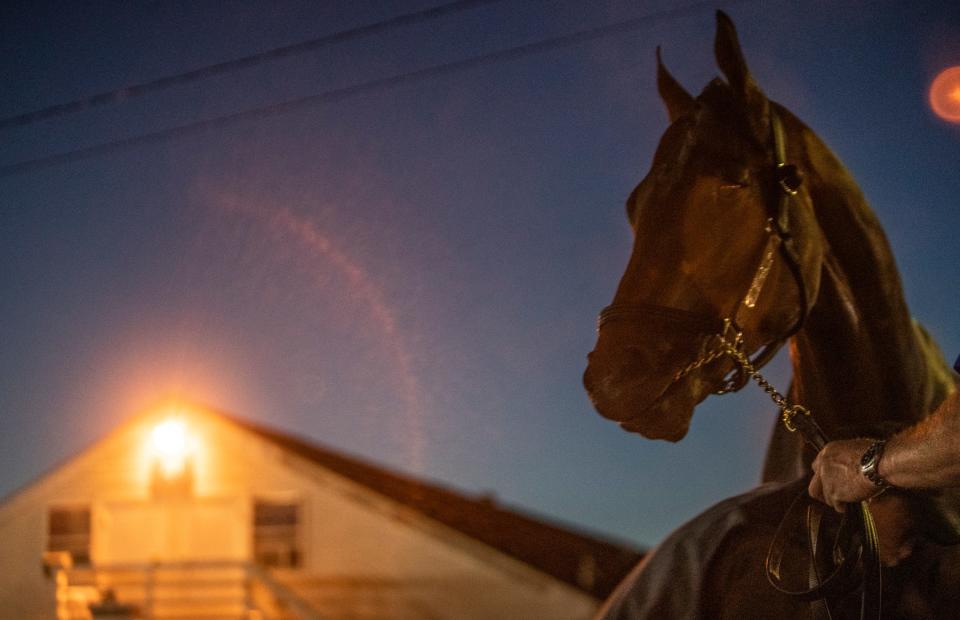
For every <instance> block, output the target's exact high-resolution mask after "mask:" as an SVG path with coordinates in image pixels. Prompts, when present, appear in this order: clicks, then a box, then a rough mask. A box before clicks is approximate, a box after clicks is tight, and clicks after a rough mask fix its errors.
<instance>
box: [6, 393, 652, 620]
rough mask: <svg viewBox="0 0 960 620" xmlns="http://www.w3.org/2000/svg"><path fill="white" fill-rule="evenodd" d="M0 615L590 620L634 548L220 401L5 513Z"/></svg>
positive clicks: (184, 411)
mask: <svg viewBox="0 0 960 620" xmlns="http://www.w3.org/2000/svg"><path fill="white" fill-rule="evenodd" d="M0 540H3V541H4V543H3V550H4V552H3V553H2V554H0V617H3V618H17V619H18V620H31V619H52V618H56V619H57V620H74V619H79V618H115V619H120V618H144V619H146V618H153V619H158V620H160V619H170V620H173V619H183V620H185V619H191V620H203V619H207V618H209V619H213V618H217V619H221V618H222V619H227V618H232V619H246V620H254V619H270V618H273V619H278V620H279V619H283V620H290V619H295V618H298V619H331V620H332V619H347V618H350V619H356V620H364V619H370V620H373V619H388V618H397V619H401V620H408V619H409V620H414V619H440V618H455V619H458V620H461V619H463V620H471V619H483V618H490V619H493V618H496V619H498V620H500V619H506V618H517V619H527V618H530V619H536V618H550V619H565V618H569V619H581V618H589V617H590V616H591V615H592V613H593V612H594V611H595V610H596V609H597V607H598V605H599V602H600V601H601V600H602V599H603V598H604V597H605V596H606V595H607V594H608V593H609V592H610V591H611V590H612V589H613V587H614V586H615V585H616V583H617V582H618V581H619V579H620V578H621V577H622V576H624V575H625V574H626V573H627V572H628V571H629V569H630V568H631V567H632V566H633V565H634V564H635V563H636V562H637V561H638V559H639V558H640V553H639V552H638V550H636V549H634V548H631V547H630V546H629V545H626V544H624V543H621V542H615V541H610V540H606V539H603V538H601V537H598V536H596V535H593V534H590V533H585V532H582V531H577V530H575V529H572V528H570V527H569V526H565V525H561V524H558V523H556V522H550V521H548V520H544V519H543V518H541V517H537V516H532V515H530V514H525V513H523V512H521V511H518V510H515V509H510V508H507V507H504V506H501V505H499V504H498V503H497V502H496V501H495V500H493V499H492V498H491V497H489V496H474V495H469V494H466V493H463V492H458V491H457V490H454V489H451V488H449V487H446V486H444V485H440V484H437V483H435V482H430V481H426V480H422V479H418V478H416V477H413V476H409V475H406V474H404V473H400V472H396V471H391V470H389V469H388V468H386V467H382V466H379V465H376V464H374V463H371V462H368V461H365V460H362V459H359V458H355V457H351V456H348V455H345V454H342V453H339V452H337V451H335V450H332V449H330V448H328V447H324V446H320V445H317V444H316V443H315V442H313V441H312V440H307V439H304V438H302V437H298V436H296V435H294V434H291V433H288V432H284V431H281V430H277V429H274V428H268V427H266V426H263V425H261V424H255V423H253V422H250V421H247V420H244V419H242V418H240V417H237V416H234V415H230V414H226V413H223V412H219V411H215V410H213V409H210V408H206V407H197V406H190V407H187V406H183V405H168V406H164V407H160V408H156V409H153V410H151V411H148V412H144V413H142V414H140V415H138V416H135V417H133V418H132V419H130V420H129V421H127V422H126V423H124V424H122V425H121V426H120V427H118V428H117V429H115V430H114V431H113V432H111V433H110V434H108V435H107V436H106V437H104V438H102V439H100V440H99V441H97V442H96V443H94V444H93V445H92V446H90V447H89V448H87V449H86V450H84V451H83V452H81V453H80V454H77V455H76V456H74V457H73V458H71V459H69V460H67V461H66V462H64V463H62V464H60V465H59V466H57V467H56V468H54V469H53V470H52V471H50V472H48V473H47V474H45V475H44V476H42V477H41V478H39V479H38V480H36V481H34V482H32V483H30V484H28V485H27V486H25V487H23V488H21V489H20V490H18V491H16V492H15V493H13V494H12V495H10V496H8V497H7V498H5V499H4V500H3V502H2V503H0Z"/></svg>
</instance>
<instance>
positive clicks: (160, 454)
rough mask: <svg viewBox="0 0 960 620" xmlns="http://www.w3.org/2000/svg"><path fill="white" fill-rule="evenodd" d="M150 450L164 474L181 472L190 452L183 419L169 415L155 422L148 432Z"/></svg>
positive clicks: (171, 476)
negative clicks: (169, 416)
mask: <svg viewBox="0 0 960 620" xmlns="http://www.w3.org/2000/svg"><path fill="white" fill-rule="evenodd" d="M150 450H151V452H152V455H153V457H154V458H156V459H157V462H158V463H159V465H160V471H161V472H163V475H164V476H166V477H167V478H173V477H175V476H178V475H180V474H181V473H183V471H184V470H185V469H186V466H187V460H188V459H189V457H190V453H191V441H190V437H189V434H188V433H187V425H186V423H185V422H184V421H183V419H181V418H177V417H171V418H167V419H165V420H163V421H162V422H160V423H159V424H157V425H156V426H155V427H154V428H153V430H152V431H151V433H150Z"/></svg>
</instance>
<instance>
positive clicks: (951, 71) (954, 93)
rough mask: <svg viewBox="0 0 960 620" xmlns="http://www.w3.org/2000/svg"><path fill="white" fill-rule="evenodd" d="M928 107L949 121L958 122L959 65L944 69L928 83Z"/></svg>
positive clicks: (959, 97)
mask: <svg viewBox="0 0 960 620" xmlns="http://www.w3.org/2000/svg"><path fill="white" fill-rule="evenodd" d="M930 107H931V108H932V109H933V112H934V114H936V115H937V116H939V117H940V118H942V119H943V120H945V121H948V122H950V123H960V66H957V67H950V68H948V69H944V70H943V71H941V72H940V73H939V75H937V77H936V78H934V80H933V83H932V84H931V85H930Z"/></svg>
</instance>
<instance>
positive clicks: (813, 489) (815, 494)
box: [807, 473, 826, 503]
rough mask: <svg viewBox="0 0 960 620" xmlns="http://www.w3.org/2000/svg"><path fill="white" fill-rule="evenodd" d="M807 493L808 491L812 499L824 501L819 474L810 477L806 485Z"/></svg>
mask: <svg viewBox="0 0 960 620" xmlns="http://www.w3.org/2000/svg"><path fill="white" fill-rule="evenodd" d="M807 493H809V494H810V497H812V498H813V499H815V500H818V501H821V502H824V503H826V501H825V500H824V498H823V482H822V481H821V479H820V474H818V473H814V474H813V478H811V479H810V484H809V485H807Z"/></svg>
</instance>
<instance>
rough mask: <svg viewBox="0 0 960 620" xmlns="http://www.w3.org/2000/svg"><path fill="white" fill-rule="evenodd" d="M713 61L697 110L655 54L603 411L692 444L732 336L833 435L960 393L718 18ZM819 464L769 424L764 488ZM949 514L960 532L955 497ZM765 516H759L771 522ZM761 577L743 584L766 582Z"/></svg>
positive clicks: (606, 349)
mask: <svg viewBox="0 0 960 620" xmlns="http://www.w3.org/2000/svg"><path fill="white" fill-rule="evenodd" d="M715 52H716V57H717V62H718V65H719V67H720V69H721V71H722V73H723V75H724V76H725V77H726V81H722V80H720V79H715V80H713V81H712V82H710V83H709V84H708V85H707V86H706V88H705V89H704V90H703V92H702V93H701V94H700V95H699V96H697V97H696V98H694V97H692V96H691V95H689V94H688V93H687V92H686V91H685V90H684V89H683V88H682V87H681V86H680V85H679V84H678V83H677V82H676V80H675V79H674V78H673V77H672V76H671V75H670V74H669V73H668V72H667V70H666V69H665V68H664V66H663V65H662V63H660V62H659V54H658V75H657V85H658V89H659V92H660V95H661V97H662V98H663V100H664V102H665V103H666V106H667V110H668V113H669V116H670V121H671V124H670V127H669V128H668V129H667V131H666V133H665V134H664V136H663V138H662V139H661V142H660V145H659V146H658V148H657V151H656V154H655V156H654V160H653V164H652V167H651V170H650V172H649V173H648V174H647V176H646V177H645V178H644V179H643V180H642V181H641V182H640V184H639V185H638V186H637V187H636V189H635V190H634V191H633V193H632V194H631V196H630V198H629V200H628V201H627V214H628V216H629V221H630V225H631V226H632V228H633V230H634V234H635V243H634V248H633V253H632V255H631V257H630V261H629V263H628V265H627V268H626V271H625V273H624V275H623V277H622V278H621V281H620V284H619V286H618V288H617V291H616V294H615V296H614V299H613V302H612V304H611V306H609V307H608V308H607V309H606V310H604V312H602V313H601V318H600V328H599V335H598V340H597V344H596V346H595V348H594V350H593V351H592V352H591V353H590V355H589V364H588V367H587V369H586V372H585V373H584V385H585V387H586V389H587V392H588V393H589V395H590V398H591V400H592V401H593V403H594V406H595V407H596V408H597V410H598V411H599V412H600V413H601V414H602V415H604V416H605V417H607V418H610V419H612V420H615V421H617V422H619V423H620V425H621V426H622V427H623V428H624V429H626V430H628V431H633V432H638V433H641V434H642V435H644V436H646V437H648V438H653V439H667V440H670V441H678V440H680V439H682V438H683V437H684V436H685V435H686V433H687V430H688V428H689V425H690V422H691V419H692V416H693V411H694V408H695V407H696V405H697V404H699V403H700V402H701V401H703V400H704V399H705V398H707V397H708V396H709V395H710V394H713V393H722V392H724V391H730V390H732V389H739V388H740V387H742V386H743V385H744V384H745V383H746V381H747V377H746V373H744V372H743V371H742V369H740V367H739V366H738V364H737V363H736V362H735V361H734V359H733V357H732V356H730V355H727V354H725V353H723V351H724V349H723V347H722V345H721V343H720V340H721V337H720V334H721V333H724V335H725V336H726V337H727V339H728V340H732V339H734V338H736V336H737V334H739V336H740V346H741V350H742V352H743V354H745V355H747V356H750V357H752V358H753V359H754V360H755V363H756V365H757V366H762V364H763V363H765V362H766V361H768V360H769V359H770V358H771V357H772V355H773V353H775V352H776V350H778V349H779V348H780V347H782V346H783V345H784V344H787V343H789V349H790V357H791V362H792V366H793V383H792V386H791V389H790V392H789V398H790V400H791V401H793V402H795V403H801V404H803V405H804V406H806V407H807V408H808V409H809V410H811V411H812V412H813V415H814V416H815V419H816V420H817V422H818V423H819V425H820V427H821V428H822V429H823V430H824V432H825V433H826V435H827V436H828V437H836V436H837V434H838V432H839V431H840V429H841V428H843V427H848V426H866V425H871V424H874V423H876V422H879V421H884V420H886V421H893V422H900V423H906V424H909V423H913V422H916V421H917V420H919V419H921V418H922V417H923V416H925V415H926V414H927V413H928V412H930V411H931V410H932V409H933V408H934V407H935V406H936V405H937V404H938V403H939V402H940V401H941V400H942V399H943V397H944V396H945V395H946V394H947V393H948V392H949V391H950V390H952V389H954V379H953V376H952V375H951V373H950V371H949V368H948V366H947V364H946V362H945V361H944V359H943V356H942V354H941V353H940V351H939V350H938V348H937V346H936V345H935V344H934V343H933V341H932V340H931V339H930V338H929V336H928V335H927V334H926V332H925V331H924V330H923V329H922V328H921V327H920V326H919V325H917V324H916V323H915V322H914V321H913V320H912V319H911V316H910V313H909V311H908V309H907V305H906V302H905V300H904V295H903V292H902V288H901V284H900V279H899V275H898V273H897V270H896V266H895V263H894V260H893V256H892V253H891V251H890V247H889V244H888V242H887V240H886V237H885V235H884V233H883V230H882V229H881V227H880V224H879V223H878V221H877V219H876V217H875V216H874V214H873V213H872V211H871V210H870V208H869V206H868V205H867V203H866V201H865V199H864V197H863V195H862V193H861V192H860V190H859V189H858V188H857V186H856V184H855V183H854V181H853V179H852V177H851V175H850V174H849V173H848V172H847V170H846V169H845V168H844V166H843V165H842V164H841V163H840V161H839V160H838V159H837V157H836V156H835V155H834V154H833V153H832V152H831V151H830V149H829V148H828V147H827V146H826V145H825V144H824V143H823V142H822V141H821V140H820V139H819V138H818V137H817V136H816V135H815V134H814V133H813V131H812V130H810V129H809V128H808V127H807V126H806V125H804V124H803V123H802V122H801V121H800V120H799V119H797V118H796V117H795V116H794V115H793V114H791V113H790V112H789V111H787V110H786V109H785V108H783V107H782V106H780V105H778V104H776V103H774V102H772V101H770V100H769V99H767V97H766V96H765V95H764V94H763V92H762V91H761V90H760V88H759V87H758V86H757V83H756V81H755V80H754V78H753V76H752V75H751V74H750V71H749V69H748V68H747V65H746V62H745V60H744V58H743V54H742V52H741V50H740V46H739V42H738V40H737V35H736V31H735V29H734V26H733V23H732V22H731V21H730V20H729V18H727V17H726V16H725V15H723V14H722V13H718V28H717V37H716V43H715ZM788 194H789V196H788V197H785V196H787V195H788ZM813 456H814V454H813V452H812V451H811V450H809V449H805V448H804V444H803V442H802V441H801V439H800V438H799V437H798V436H797V435H796V434H791V433H790V432H788V431H787V430H786V429H785V428H784V427H783V426H781V425H777V427H776V430H775V431H774V435H773V437H772V439H771V443H770V445H769V447H768V451H767V457H766V462H765V465H764V473H763V478H764V480H765V481H789V480H793V479H795V478H797V477H798V476H801V475H802V474H803V473H804V472H805V471H807V469H808V465H809V462H810V460H811V459H812V457H813ZM940 499H941V500H942V502H941V503H942V504H943V506H945V507H946V512H945V513H944V514H946V515H947V517H948V518H949V519H951V520H953V522H954V523H960V518H958V514H960V513H958V511H957V507H960V501H958V497H957V495H956V494H946V496H945V497H942V498H940ZM773 503H774V504H776V503H777V502H773ZM780 508H782V506H779V504H778V505H777V509H778V510H779V509H780ZM760 513H762V514H763V516H764V518H763V519H760V517H759V516H758V515H755V516H754V517H753V518H754V519H758V520H760V521H763V522H764V523H767V522H773V523H775V521H772V517H773V516H774V515H772V514H769V512H764V511H763V510H760V511H759V513H758V514H760ZM881 527H882V524H881ZM954 529H955V528H954ZM748 531H749V528H748ZM768 533H769V532H768ZM941 534H943V537H944V538H949V537H950V536H955V532H946V533H943V532H941ZM881 535H882V532H881ZM765 542H766V541H765V540H764V539H763V537H762V536H751V535H749V533H748V534H746V535H741V536H739V537H735V538H734V539H729V540H725V541H724V542H723V544H724V545H725V546H730V545H732V547H730V548H727V549H726V552H725V553H726V554H727V558H732V557H734V556H735V555H736V556H739V558H743V557H748V556H747V555H745V554H746V553H749V554H751V555H752V556H755V557H759V560H758V562H762V556H763V553H765V549H762V547H763V544H765ZM761 549H762V551H763V553H760V551H761ZM758 553H759V554H760V555H759V556H757V554H758ZM953 555H955V554H952V555H951V557H953ZM729 561H730V560H729V559H723V558H722V557H721V558H720V559H718V560H717V562H718V563H719V565H725V566H720V567H719V568H718V569H717V573H716V574H715V575H714V578H712V579H709V578H708V579H707V581H706V583H707V585H706V586H705V587H706V588H710V587H716V585H717V584H718V583H720V582H721V581H723V580H724V579H728V578H730V575H731V574H733V573H730V572H729V571H730V570H734V567H733V565H730V564H729ZM937 561H938V562H939V561H940V560H937ZM944 561H946V560H944ZM929 570H933V569H929ZM724 571H727V572H724ZM755 572H756V574H753V573H751V575H750V576H749V579H754V578H756V577H757V575H761V576H762V574H761V573H760V572H759V569H758V570H757V571H755ZM744 579H747V577H746V576H745V577H744ZM749 579H748V580H749ZM711 584H712V585H711ZM727 585H729V584H727ZM763 585H765V584H763ZM757 587H758V588H759V587H763V586H762V585H760V584H757ZM721 590H722V589H721ZM953 590H956V588H955V587H953ZM955 603H956V602H955V601H953V602H949V603H944V604H945V605H950V606H952V605H954V604H955ZM784 604H788V603H784ZM744 609H746V608H744ZM797 609H799V608H797ZM798 613H799V612H798ZM748 617H757V615H756V613H755V614H753V615H752V616H751V615H750V614H748ZM759 617H768V616H766V615H764V614H763V613H761V614H760V616H759Z"/></svg>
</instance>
